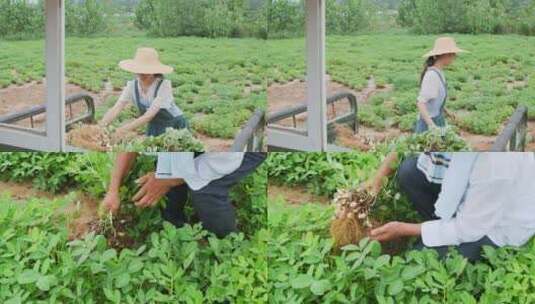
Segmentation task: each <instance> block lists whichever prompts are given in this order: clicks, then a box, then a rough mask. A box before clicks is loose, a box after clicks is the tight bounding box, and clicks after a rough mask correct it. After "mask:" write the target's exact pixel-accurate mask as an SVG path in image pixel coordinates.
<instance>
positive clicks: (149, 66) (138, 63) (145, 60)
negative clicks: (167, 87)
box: [119, 48, 173, 74]
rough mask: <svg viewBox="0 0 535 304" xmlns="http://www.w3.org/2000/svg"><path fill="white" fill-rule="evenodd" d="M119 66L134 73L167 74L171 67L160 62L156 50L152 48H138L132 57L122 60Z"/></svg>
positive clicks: (171, 70) (171, 69) (170, 71)
mask: <svg viewBox="0 0 535 304" xmlns="http://www.w3.org/2000/svg"><path fill="white" fill-rule="evenodd" d="M119 67H120V68H121V69H123V70H125V71H128V72H132V73H135V74H169V73H172V72H173V68H172V67H170V66H167V65H164V64H162V63H161V62H160V59H159V56H158V52H157V51H156V50H155V49H153V48H139V49H137V52H136V57H135V58H134V59H128V60H123V61H121V62H120V63H119Z"/></svg>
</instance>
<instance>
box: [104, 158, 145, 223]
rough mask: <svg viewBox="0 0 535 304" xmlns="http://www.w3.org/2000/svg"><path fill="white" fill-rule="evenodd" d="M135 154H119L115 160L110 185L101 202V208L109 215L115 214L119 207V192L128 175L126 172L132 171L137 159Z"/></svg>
mask: <svg viewBox="0 0 535 304" xmlns="http://www.w3.org/2000/svg"><path fill="white" fill-rule="evenodd" d="M137 155H138V154H137V153H126V152H124V153H119V154H118V155H117V159H116V160H115V166H114V168H113V171H112V173H111V180H110V185H109V186H108V193H106V197H105V198H104V200H103V201H102V207H103V208H104V210H107V211H108V212H111V213H117V211H119V208H120V206H121V198H120V196H119V190H120V189H121V184H122V182H123V180H124V178H125V177H126V176H127V175H128V172H129V171H130V170H131V169H132V166H133V165H134V162H135V160H136V158H137Z"/></svg>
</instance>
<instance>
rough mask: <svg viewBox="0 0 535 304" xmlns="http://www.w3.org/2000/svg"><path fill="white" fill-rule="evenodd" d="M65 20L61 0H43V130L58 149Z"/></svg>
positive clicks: (62, 126) (62, 116) (61, 145)
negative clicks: (44, 85)
mask: <svg viewBox="0 0 535 304" xmlns="http://www.w3.org/2000/svg"><path fill="white" fill-rule="evenodd" d="M64 20H65V9H64V3H63V0H46V49H45V59H46V87H47V91H46V132H47V138H48V140H49V142H50V145H51V146H52V147H54V148H55V149H54V150H57V151H63V150H64V146H65V141H64V137H65V114H64V113H65V102H64V100H65V76H64V73H65V68H64V61H65V58H64V55H65V23H64Z"/></svg>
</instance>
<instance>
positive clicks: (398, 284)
mask: <svg viewBox="0 0 535 304" xmlns="http://www.w3.org/2000/svg"><path fill="white" fill-rule="evenodd" d="M402 290H403V281H402V280H395V281H394V282H392V283H391V284H389V285H388V294H390V295H392V296H395V295H397V294H398V293H400V292H401V291H402Z"/></svg>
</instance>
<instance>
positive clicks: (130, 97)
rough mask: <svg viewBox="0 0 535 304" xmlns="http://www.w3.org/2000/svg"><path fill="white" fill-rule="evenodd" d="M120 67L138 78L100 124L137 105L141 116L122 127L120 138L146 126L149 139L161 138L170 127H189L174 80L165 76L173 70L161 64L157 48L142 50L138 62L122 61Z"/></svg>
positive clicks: (109, 121) (131, 60) (139, 52)
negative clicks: (178, 99) (179, 105)
mask: <svg viewBox="0 0 535 304" xmlns="http://www.w3.org/2000/svg"><path fill="white" fill-rule="evenodd" d="M119 67H120V68H121V69H123V70H125V71H128V72H131V73H134V74H136V78H135V79H134V80H131V81H129V82H128V83H127V85H126V87H125V88H124V90H123V92H122V94H121V97H119V99H118V100H117V103H116V104H115V106H113V107H112V108H111V109H110V110H109V111H108V112H107V113H106V114H105V115H104V118H103V119H102V121H101V122H100V125H102V126H108V125H109V124H110V123H111V122H112V121H113V120H115V119H116V118H117V116H119V114H120V113H121V111H123V110H124V109H125V108H126V107H127V106H129V105H130V104H133V105H134V106H135V107H136V108H137V109H138V111H139V117H138V118H136V119H135V120H133V121H131V122H128V123H126V124H125V125H123V126H121V127H120V128H118V129H117V131H116V134H115V136H116V138H122V137H123V136H125V135H126V134H128V133H130V132H132V131H135V130H136V129H138V128H139V127H142V126H145V125H147V131H146V135H147V136H158V135H161V134H163V133H165V130H166V129H167V128H175V129H184V128H187V127H188V122H187V120H186V118H185V117H184V114H183V112H182V110H180V108H178V106H177V105H176V104H175V101H174V98H173V89H172V86H171V81H169V80H166V79H164V76H163V75H164V74H169V73H171V72H173V68H172V67H170V66H167V65H164V64H162V63H161V62H160V60H159V56H158V52H157V51H156V50H155V49H152V48H140V49H138V50H137V53H136V56H135V58H134V59H129V60H124V61H121V62H120V63H119Z"/></svg>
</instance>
